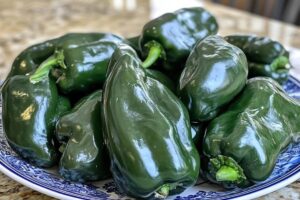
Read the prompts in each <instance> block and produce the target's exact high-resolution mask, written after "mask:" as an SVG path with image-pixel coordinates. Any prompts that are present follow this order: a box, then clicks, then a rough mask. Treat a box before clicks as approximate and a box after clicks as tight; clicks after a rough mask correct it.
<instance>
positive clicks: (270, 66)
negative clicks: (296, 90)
mask: <svg viewBox="0 0 300 200" xmlns="http://www.w3.org/2000/svg"><path fill="white" fill-rule="evenodd" d="M225 39H226V40H227V42H229V43H231V44H233V45H235V46H237V47H239V48H240V49H241V50H242V51H243V52H244V53H245V54H246V56H247V59H248V65H249V78H251V77H256V76H267V77H271V78H273V79H274V80H276V81H277V82H279V83H280V84H283V83H284V82H285V81H287V79H288V76H289V70H290V68H291V66H290V62H289V53H288V51H287V50H286V49H285V48H284V47H283V46H282V45H281V44H280V43H279V42H277V41H273V40H271V39H270V38H267V37H257V36H252V35H230V36H227V37H225Z"/></svg>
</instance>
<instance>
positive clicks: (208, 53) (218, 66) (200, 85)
mask: <svg viewBox="0 0 300 200" xmlns="http://www.w3.org/2000/svg"><path fill="white" fill-rule="evenodd" d="M247 75H248V66H247V59H246V56H245V54H244V53H243V52H242V51H241V50H240V49H239V48H237V47H235V46H233V45H231V44H229V43H227V42H226V41H225V40H224V39H222V38H221V37H220V36H209V37H207V38H206V39H204V40H202V41H200V42H198V43H197V44H196V45H195V47H194V48H193V50H192V51H191V54H190V56H189V58H188V59H187V62H186V66H185V69H184V70H183V72H182V74H181V76H180V80H179V96H180V98H181V100H182V101H183V103H184V104H185V105H186V107H187V108H188V110H189V113H190V117H191V120H193V121H208V120H210V119H212V118H214V117H215V116H216V115H217V114H218V112H219V111H220V109H221V108H222V107H223V106H224V105H226V104H227V103H229V102H230V101H231V100H232V99H233V98H234V97H235V96H236V95H237V94H238V93H239V92H240V91H241V90H242V89H243V87H244V85H245V83H246V80H247Z"/></svg>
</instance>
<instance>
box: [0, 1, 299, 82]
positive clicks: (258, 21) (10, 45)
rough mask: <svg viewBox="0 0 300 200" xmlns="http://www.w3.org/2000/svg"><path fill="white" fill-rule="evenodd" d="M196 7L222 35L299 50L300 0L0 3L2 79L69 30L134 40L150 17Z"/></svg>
mask: <svg viewBox="0 0 300 200" xmlns="http://www.w3.org/2000/svg"><path fill="white" fill-rule="evenodd" d="M192 6H203V7H205V8H206V9H207V10H209V11H210V12H211V13H212V14H213V15H215V16H216V18H217V20H218V22H219V25H220V32H219V34H220V35H227V34H232V33H252V34H257V35H266V36H269V37H271V38H272V39H274V40H278V41H280V42H282V43H283V44H284V45H286V46H290V47H299V48H300V40H299V38H300V31H299V28H298V27H296V25H297V24H298V25H299V23H300V20H299V7H300V0H85V1H82V0H24V1H21V0H20V1H12V0H0V28H1V31H0V80H3V79H4V78H5V76H6V75H7V73H8V71H9V69H10V67H11V63H12V62H13V59H14V58H15V57H16V56H17V55H18V54H19V53H20V52H21V51H22V50H23V49H25V48H26V47H28V46H29V45H32V44H35V43H37V42H42V41H44V40H47V39H50V38H53V37H57V36H60V35H62V34H65V33H67V32H92V31H97V32H113V33H115V34H119V35H122V36H124V37H130V36H135V35H138V34H139V33H140V32H141V29H142V27H143V25H144V24H145V23H146V22H147V21H148V20H149V19H152V18H155V17H157V16H159V15H162V14H163V13H165V12H171V11H175V10H177V9H179V8H182V7H192ZM250 13H252V14H250ZM269 18H272V20H270V19H269ZM276 20H282V21H284V22H285V24H283V23H279V22H278V21H276ZM286 22H287V23H288V24H287V23H286ZM292 24H294V25H292ZM296 38H298V40H297V39H296Z"/></svg>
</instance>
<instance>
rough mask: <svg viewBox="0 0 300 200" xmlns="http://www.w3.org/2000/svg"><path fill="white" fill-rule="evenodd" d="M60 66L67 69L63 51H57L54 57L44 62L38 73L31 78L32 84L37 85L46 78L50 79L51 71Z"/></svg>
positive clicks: (37, 70)
mask: <svg viewBox="0 0 300 200" xmlns="http://www.w3.org/2000/svg"><path fill="white" fill-rule="evenodd" d="M55 66H60V67H62V68H64V69H66V65H65V63H64V54H63V51H62V50H61V51H55V52H54V54H53V55H52V56H50V57H49V58H47V59H46V60H45V61H44V62H42V63H41V64H40V65H39V67H38V68H37V69H36V71H35V72H34V73H33V74H32V75H31V76H30V77H29V80H30V82H31V83H33V84H35V83H38V82H40V81H42V80H43V79H45V78H46V77H48V74H49V71H50V70H51V69H52V68H53V67H55Z"/></svg>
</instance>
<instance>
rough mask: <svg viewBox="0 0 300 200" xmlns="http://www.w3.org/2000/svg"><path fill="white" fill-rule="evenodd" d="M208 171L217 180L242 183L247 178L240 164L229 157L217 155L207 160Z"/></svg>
mask: <svg viewBox="0 0 300 200" xmlns="http://www.w3.org/2000/svg"><path fill="white" fill-rule="evenodd" d="M209 173H210V174H211V175H212V177H213V178H214V179H215V180H216V181H218V182H230V183H234V184H236V185H240V184H243V183H245V182H246V181H247V178H246V176H245V174H244V172H243V169H242V168H241V167H240V165H239V164H238V163H237V162H236V161H235V160H234V159H232V158H231V157H227V156H223V155H219V156H217V157H215V158H212V159H210V161H209Z"/></svg>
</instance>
